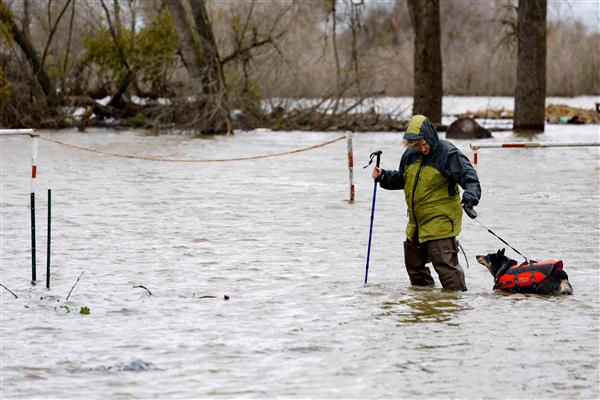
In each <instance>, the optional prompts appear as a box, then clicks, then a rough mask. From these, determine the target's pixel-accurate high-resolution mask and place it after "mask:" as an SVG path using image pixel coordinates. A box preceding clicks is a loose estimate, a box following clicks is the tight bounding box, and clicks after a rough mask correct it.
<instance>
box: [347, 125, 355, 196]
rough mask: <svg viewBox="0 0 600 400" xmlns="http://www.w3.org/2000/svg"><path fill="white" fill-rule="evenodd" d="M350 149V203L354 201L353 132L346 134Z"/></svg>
mask: <svg viewBox="0 0 600 400" xmlns="http://www.w3.org/2000/svg"><path fill="white" fill-rule="evenodd" d="M346 144H347V149H348V176H349V178H350V201H354V151H353V150H352V132H346Z"/></svg>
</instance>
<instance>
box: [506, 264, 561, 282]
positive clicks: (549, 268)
mask: <svg viewBox="0 0 600 400" xmlns="http://www.w3.org/2000/svg"><path fill="white" fill-rule="evenodd" d="M554 268H557V269H562V268H563V262H562V260H545V261H535V262H532V263H531V264H528V263H523V264H520V265H513V266H512V267H510V268H509V269H508V270H507V271H506V272H505V273H504V274H503V275H501V276H500V278H498V281H497V282H496V285H495V287H496V288H497V289H514V288H516V287H524V286H532V287H535V286H537V285H538V284H539V283H540V282H542V281H544V280H545V279H546V278H547V277H548V276H550V274H551V273H552V272H553V271H554Z"/></svg>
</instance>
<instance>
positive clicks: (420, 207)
mask: <svg viewBox="0 0 600 400" xmlns="http://www.w3.org/2000/svg"><path fill="white" fill-rule="evenodd" d="M407 136H408V137H410V138H411V139H413V140H414V139H416V138H418V137H422V138H424V139H425V140H426V141H427V143H428V144H429V147H430V151H429V154H428V155H427V156H424V155H422V154H421V153H420V152H418V151H417V150H416V149H412V148H409V149H407V150H406V151H405V152H404V154H402V158H401V160H400V167H399V168H398V170H397V171H392V170H383V171H382V175H381V176H380V177H379V183H380V185H381V187H382V188H384V189H390V190H399V189H404V197H405V199H406V205H407V207H408V210H407V211H408V226H407V227H406V237H407V238H408V239H409V240H410V241H411V242H412V243H424V242H428V241H431V240H438V239H445V238H450V237H455V236H458V234H459V233H460V230H461V225H462V207H461V198H460V189H459V185H460V187H462V188H463V189H464V193H463V195H462V202H464V203H469V204H470V205H477V203H478V202H479V198H480V197H481V187H480V185H479V178H478V177H477V172H475V169H474V168H473V166H472V165H471V162H470V161H469V159H468V158H467V157H466V156H465V155H464V154H463V153H462V152H461V151H460V150H458V149H457V148H456V147H455V146H454V145H453V144H452V143H450V142H448V141H446V140H443V139H440V138H439V137H438V134H437V132H436V130H435V128H434V126H433V125H432V124H431V122H430V121H429V120H428V119H427V118H426V117H424V116H422V115H417V116H414V117H413V118H412V119H411V121H410V123H409V128H408V129H407V132H406V135H405V137H407Z"/></svg>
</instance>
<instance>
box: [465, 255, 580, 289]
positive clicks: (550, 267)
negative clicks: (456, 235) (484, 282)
mask: <svg viewBox="0 0 600 400" xmlns="http://www.w3.org/2000/svg"><path fill="white" fill-rule="evenodd" d="M476 258H477V262H479V264H481V265H483V266H484V267H486V268H487V269H488V271H490V273H491V274H492V276H493V277H494V289H500V290H505V291H509V292H514V293H537V294H573V288H572V287H571V284H570V283H569V277H568V276H567V273H566V272H565V271H563V262H562V261H561V260H546V261H533V260H529V262H525V263H523V264H518V263H517V262H516V261H515V260H511V259H510V258H508V257H506V256H505V255H504V249H502V250H498V252H496V253H490V254H488V255H486V256H476Z"/></svg>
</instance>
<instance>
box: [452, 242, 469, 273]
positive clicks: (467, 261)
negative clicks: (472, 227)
mask: <svg viewBox="0 0 600 400" xmlns="http://www.w3.org/2000/svg"><path fill="white" fill-rule="evenodd" d="M455 240H456V244H457V245H458V247H459V248H460V249H461V250H462V252H463V256H465V261H466V263H467V268H469V259H468V258H467V253H465V249H463V247H462V246H461V245H460V242H459V241H458V239H455Z"/></svg>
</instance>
